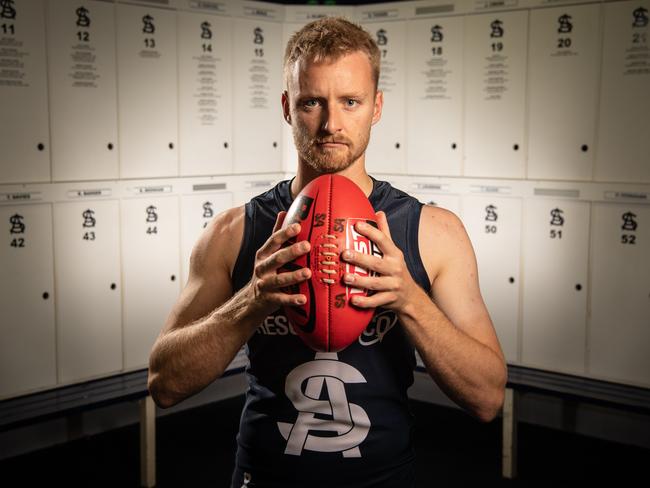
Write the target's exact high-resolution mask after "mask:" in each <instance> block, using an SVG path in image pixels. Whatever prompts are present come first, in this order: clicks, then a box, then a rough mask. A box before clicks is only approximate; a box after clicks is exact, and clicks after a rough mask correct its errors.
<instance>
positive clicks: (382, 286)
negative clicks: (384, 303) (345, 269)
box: [343, 273, 395, 291]
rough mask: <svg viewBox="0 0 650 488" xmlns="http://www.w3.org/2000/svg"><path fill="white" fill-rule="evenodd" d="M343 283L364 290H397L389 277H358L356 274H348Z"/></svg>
mask: <svg viewBox="0 0 650 488" xmlns="http://www.w3.org/2000/svg"><path fill="white" fill-rule="evenodd" d="M343 282H344V283H345V284H346V285H349V286H354V288H359V289H362V290H373V291H386V290H392V289H394V288H395V283H394V280H393V279H392V278H391V277H389V276H358V275H355V274H354V273H346V274H345V275H344V276H343Z"/></svg>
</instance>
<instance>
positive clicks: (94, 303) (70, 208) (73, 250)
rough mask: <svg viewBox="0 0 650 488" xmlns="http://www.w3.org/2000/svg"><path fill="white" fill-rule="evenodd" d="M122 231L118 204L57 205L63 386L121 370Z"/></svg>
mask: <svg viewBox="0 0 650 488" xmlns="http://www.w3.org/2000/svg"><path fill="white" fill-rule="evenodd" d="M119 227H120V226H119V203H118V201H117V200H104V201H84V202H72V203H67V202H66V203H59V204H55V205H54V259H55V263H56V266H55V283H56V291H57V294H56V323H57V329H56V336H57V371H58V378H59V383H73V382H76V381H80V380H84V379H89V378H93V377H97V376H101V375H107V374H109V373H114V372H117V371H120V370H121V369H122V309H121V299H120V293H121V288H122V287H121V283H120V237H119Z"/></svg>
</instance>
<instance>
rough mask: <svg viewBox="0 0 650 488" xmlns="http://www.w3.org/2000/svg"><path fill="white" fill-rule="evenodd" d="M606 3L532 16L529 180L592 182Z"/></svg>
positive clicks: (536, 13)
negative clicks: (601, 43) (603, 18)
mask: <svg viewBox="0 0 650 488" xmlns="http://www.w3.org/2000/svg"><path fill="white" fill-rule="evenodd" d="M599 51H600V5H598V4H596V5H580V6H571V7H569V6H567V7H558V8H550V9H535V10H532V11H531V14H530V46H529V56H528V57H529V60H528V67H529V88H530V91H529V114H528V134H529V135H528V150H529V157H528V178H539V179H554V180H583V181H588V180H591V178H592V173H593V160H594V138H595V132H596V106H597V105H596V104H597V99H598V93H597V90H598V76H599V71H598V68H599V57H600V52H599Z"/></svg>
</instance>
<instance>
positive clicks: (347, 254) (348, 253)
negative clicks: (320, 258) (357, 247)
mask: <svg viewBox="0 0 650 488" xmlns="http://www.w3.org/2000/svg"><path fill="white" fill-rule="evenodd" d="M351 257H352V251H343V258H344V259H350V258H351Z"/></svg>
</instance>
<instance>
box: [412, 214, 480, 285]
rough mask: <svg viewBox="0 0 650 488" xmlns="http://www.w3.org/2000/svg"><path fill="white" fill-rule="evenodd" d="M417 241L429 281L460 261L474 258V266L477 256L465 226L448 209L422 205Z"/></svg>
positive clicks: (432, 280)
mask: <svg viewBox="0 0 650 488" xmlns="http://www.w3.org/2000/svg"><path fill="white" fill-rule="evenodd" d="M418 244H419V248H420V256H421V258H422V263H423V264H424V267H425V268H426V270H427V273H428V275H429V280H430V282H431V283H434V282H435V280H436V279H437V278H438V277H440V275H441V274H442V273H444V272H445V270H446V269H447V268H449V266H450V265H452V264H459V261H463V260H465V261H470V263H468V264H471V262H473V263H474V267H475V262H476V258H475V255H474V250H473V248H472V244H471V242H470V240H469V236H468V235H467V231H466V230H465V226H464V225H463V222H462V221H461V220H460V218H459V217H458V216H457V215H456V214H455V213H454V212H452V211H450V210H447V209H444V208H441V207H436V206H433V205H424V206H423V207H422V213H421V214H420V230H419V235H418Z"/></svg>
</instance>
